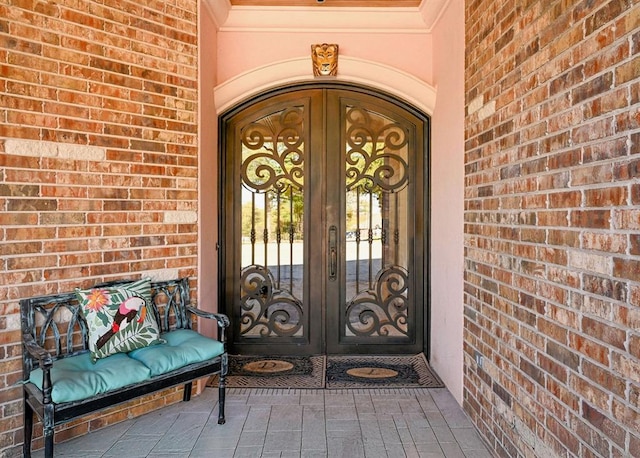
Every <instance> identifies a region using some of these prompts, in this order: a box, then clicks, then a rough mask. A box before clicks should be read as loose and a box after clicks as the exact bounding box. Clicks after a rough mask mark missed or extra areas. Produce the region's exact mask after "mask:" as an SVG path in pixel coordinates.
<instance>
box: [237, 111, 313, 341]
mask: <svg viewBox="0 0 640 458" xmlns="http://www.w3.org/2000/svg"><path fill="white" fill-rule="evenodd" d="M306 123H307V120H306V114H305V110H304V107H302V106H289V107H287V108H284V109H282V110H280V111H276V112H274V113H271V114H269V115H267V116H264V117H262V118H260V119H257V120H255V121H253V122H250V123H248V124H246V125H245V126H243V127H242V128H241V135H240V138H241V142H242V165H241V170H240V173H241V183H242V186H243V187H244V188H245V189H247V190H248V191H250V193H251V204H250V205H251V208H250V210H248V209H244V208H243V209H242V211H243V212H245V211H247V214H249V212H250V232H245V231H246V229H243V233H247V235H249V237H248V238H249V240H250V244H251V245H250V246H249V247H244V248H243V250H245V249H246V250H247V251H248V252H250V258H251V259H250V262H246V261H243V265H242V270H241V279H240V304H239V309H238V310H237V312H236V313H238V314H239V321H238V324H237V326H238V327H239V329H238V335H239V336H240V338H241V339H244V338H247V339H255V338H267V337H300V336H301V335H302V333H303V331H304V326H303V318H304V309H303V304H302V302H301V300H299V299H298V298H297V297H295V293H297V292H301V291H302V285H301V284H299V281H298V278H297V279H296V281H294V272H295V273H298V272H299V271H300V266H298V265H295V263H294V254H295V253H294V251H295V249H294V245H298V243H296V242H301V241H299V240H296V236H297V235H299V234H301V232H302V225H303V221H302V217H301V215H302V213H301V212H300V213H299V214H298V213H296V215H295V216H294V201H296V202H302V201H303V200H304V196H303V192H304V162H305V153H304V151H305V130H304V128H305V125H306ZM260 232H261V234H260ZM283 232H284V233H288V237H287V236H284V237H283ZM286 244H288V249H287V247H286V246H285V247H283V245H286ZM300 245H302V243H300ZM281 248H284V250H283V249H281ZM296 249H301V248H300V247H298V248H296ZM285 252H287V253H288V256H286V255H285V254H284V253H285ZM287 264H288V265H287ZM274 274H275V277H274ZM287 275H288V281H287V278H286V276H287ZM283 285H287V286H288V288H289V290H286V289H283V288H282V286H283Z"/></svg>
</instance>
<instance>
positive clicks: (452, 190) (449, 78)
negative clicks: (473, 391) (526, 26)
mask: <svg viewBox="0 0 640 458" xmlns="http://www.w3.org/2000/svg"><path fill="white" fill-rule="evenodd" d="M433 45H434V46H433V48H434V52H433V54H434V58H433V68H434V70H433V72H434V82H435V85H436V86H437V96H436V108H435V111H434V113H433V118H432V133H431V139H432V140H431V141H432V151H431V220H430V221H431V282H430V283H431V329H432V332H431V345H432V347H431V361H430V362H431V364H432V366H433V367H434V369H435V370H436V372H437V373H438V374H439V375H440V377H441V378H442V379H443V381H444V382H445V384H446V385H447V388H449V391H451V393H452V394H453V395H454V396H455V398H456V399H457V400H458V402H460V403H462V324H463V323H462V322H463V320H462V310H463V304H462V278H463V267H464V266H463V262H462V259H463V248H462V245H463V233H462V232H463V219H462V215H463V200H464V7H463V4H462V2H449V4H448V6H447V8H446V9H445V11H444V13H443V15H442V16H441V17H440V20H439V21H438V23H437V24H436V27H435V28H434V32H433Z"/></svg>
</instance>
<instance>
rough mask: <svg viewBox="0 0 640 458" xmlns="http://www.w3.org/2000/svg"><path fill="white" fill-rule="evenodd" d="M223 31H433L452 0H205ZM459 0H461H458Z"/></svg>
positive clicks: (219, 28)
mask: <svg viewBox="0 0 640 458" xmlns="http://www.w3.org/2000/svg"><path fill="white" fill-rule="evenodd" d="M202 1H203V2H204V3H205V4H206V7H207V9H208V10H209V11H210V12H211V13H213V15H214V17H215V22H216V24H217V26H218V30H219V31H221V32H230V31H234V32H235V31H243V32H315V31H321V32H327V31H331V32H348V33H358V32H366V33H371V32H375V33H421V34H422V33H431V31H432V29H433V27H434V26H435V24H436V22H437V21H438V19H439V18H440V16H441V15H442V12H443V11H444V9H445V8H446V6H447V4H448V3H449V0H422V3H421V4H420V6H419V7H417V8H410V7H399V8H380V7H359V8H345V7H327V6H322V7H319V6H310V7H269V6H232V5H231V4H230V2H229V0H202ZM458 1H460V0H458Z"/></svg>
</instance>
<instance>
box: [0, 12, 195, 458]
mask: <svg viewBox="0 0 640 458" xmlns="http://www.w3.org/2000/svg"><path fill="white" fill-rule="evenodd" d="M196 8H197V2H196V0H167V1H164V0H155V1H153V0H152V1H145V2H134V1H126V0H117V1H116V0H99V1H98V0H95V1H92V0H79V1H78V0H60V1H56V2H48V1H38V0H3V1H0V455H9V456H11V455H16V456H17V455H20V449H19V445H20V444H21V442H22V430H21V426H22V402H21V397H20V393H21V391H20V388H18V387H16V386H15V383H16V382H17V381H18V380H19V379H20V378H21V373H20V371H21V350H20V346H19V343H20V322H19V315H18V300H19V299H20V298H22V297H25V296H32V295H37V294H49V293H55V292H59V291H69V290H71V289H72V288H73V287H75V286H79V285H81V286H88V285H90V284H92V283H94V282H96V281H101V280H104V279H112V278H122V277H127V278H130V277H136V278H137V277H140V276H142V275H146V274H149V275H152V276H154V277H156V278H164V277H177V276H191V277H194V278H195V276H196V274H197V271H196V266H197V249H196V248H197V203H198V194H197V174H198V169H197V163H198V160H197V159H198V158H197V156H198V148H197V9H196ZM193 286H194V287H195V281H194V284H193ZM179 397H180V394H179V393H177V392H176V391H170V392H165V393H162V394H161V395H154V396H151V397H149V398H146V399H145V400H142V401H141V400H138V401H135V402H133V403H131V404H129V405H127V406H121V407H118V408H114V409H112V410H111V411H110V412H108V414H107V415H100V416H92V417H89V418H87V419H83V420H82V421H76V422H73V423H72V424H71V425H70V427H69V429H67V430H66V431H63V432H62V433H61V434H60V435H59V436H58V438H59V439H64V438H67V437H69V436H71V435H75V434H80V433H83V432H86V431H89V430H91V429H95V428H98V427H101V426H104V425H106V424H110V423H113V422H115V421H119V420H122V419H126V418H127V417H128V416H129V415H136V414H139V413H142V412H144V411H147V410H149V409H152V408H156V407H159V406H162V405H164V404H166V403H168V402H174V401H177V400H178V399H179ZM36 434H38V435H40V434H41V430H40V428H38V429H37V431H36ZM41 444H42V442H41V441H39V445H41ZM36 445H38V444H36Z"/></svg>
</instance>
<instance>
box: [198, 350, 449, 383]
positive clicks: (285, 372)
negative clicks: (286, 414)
mask: <svg viewBox="0 0 640 458" xmlns="http://www.w3.org/2000/svg"><path fill="white" fill-rule="evenodd" d="M217 384H218V381H217V377H216V378H213V379H211V380H210V381H209V383H208V386H212V387H215V386H217ZM227 386H228V387H230V388H289V389H307V388H308V389H322V388H326V389H351V388H356V389H357V388H442V387H444V384H443V383H442V381H441V380H440V377H438V375H437V374H436V373H435V372H434V371H433V370H432V369H431V368H430V367H429V364H428V363H427V360H426V359H425V357H424V355H423V354H422V353H421V354H419V355H412V356H328V357H325V356H234V355H230V356H229V374H228V376H227Z"/></svg>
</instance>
